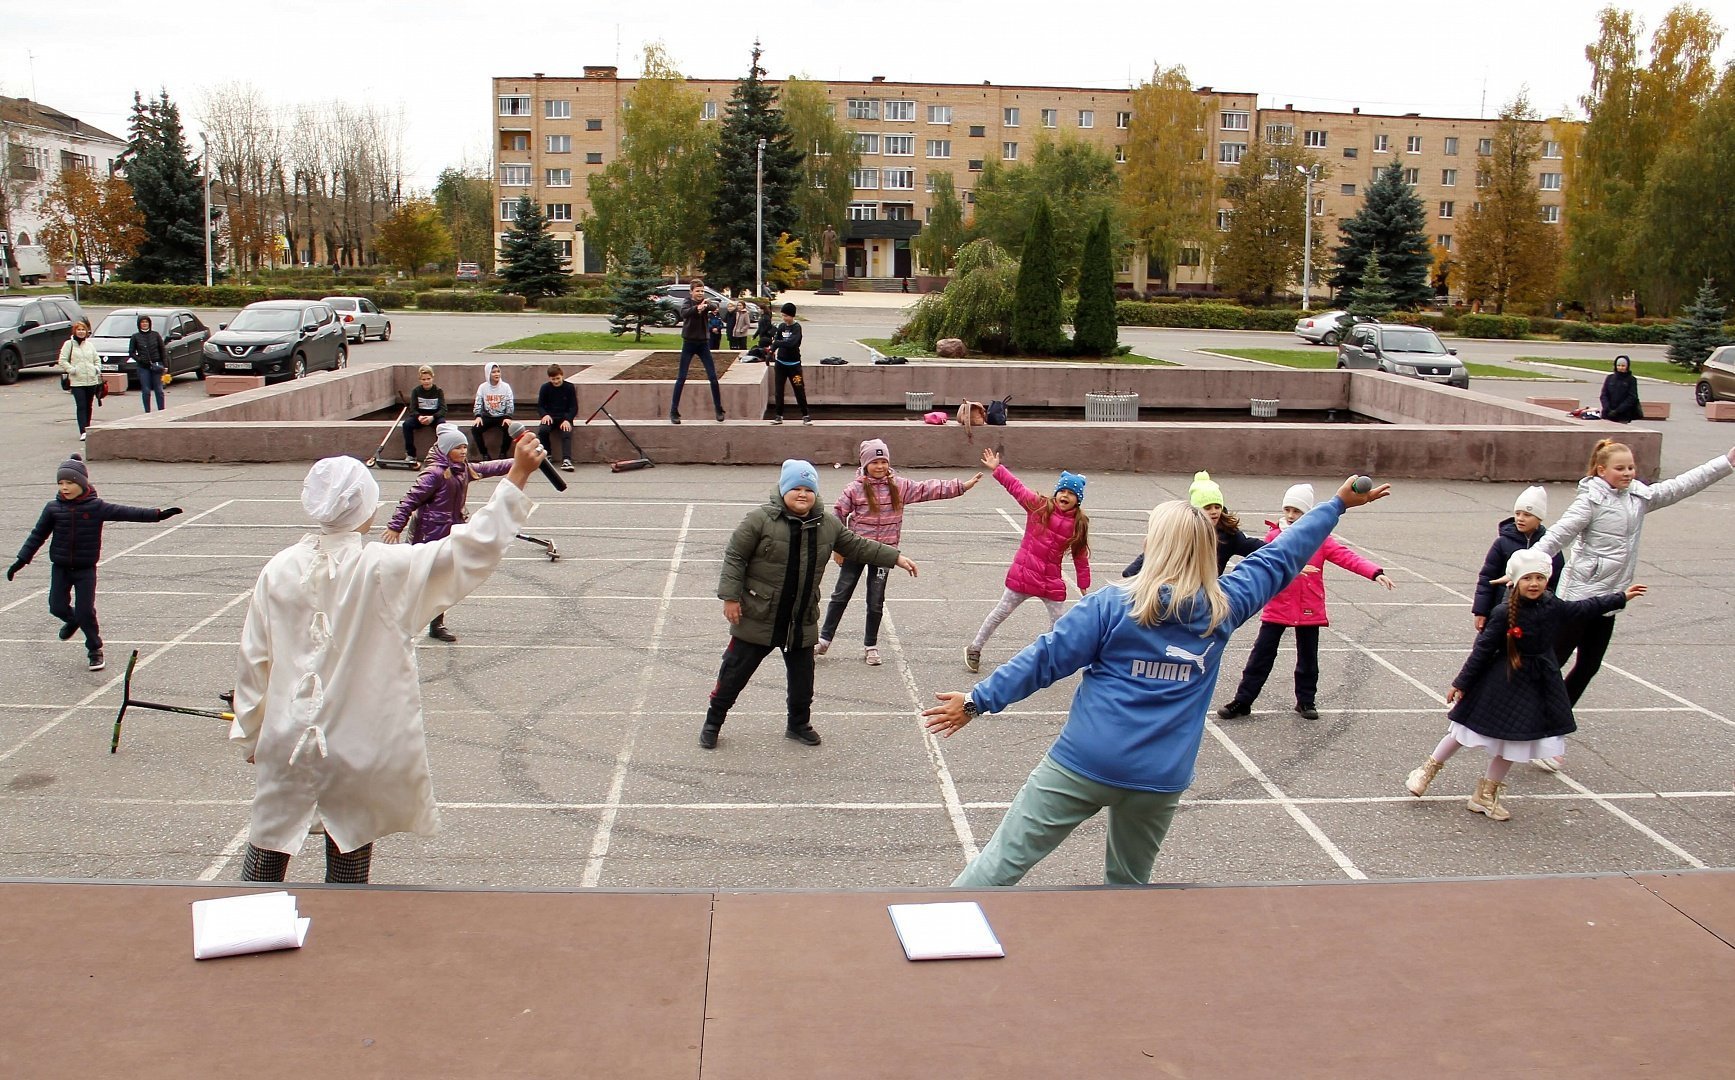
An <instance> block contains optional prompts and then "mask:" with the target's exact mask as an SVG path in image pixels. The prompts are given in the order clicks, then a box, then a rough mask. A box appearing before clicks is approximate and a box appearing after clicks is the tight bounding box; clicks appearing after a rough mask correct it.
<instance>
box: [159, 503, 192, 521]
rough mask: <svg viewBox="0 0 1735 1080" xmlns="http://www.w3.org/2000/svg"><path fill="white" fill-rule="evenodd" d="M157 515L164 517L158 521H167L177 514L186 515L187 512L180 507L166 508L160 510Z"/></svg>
mask: <svg viewBox="0 0 1735 1080" xmlns="http://www.w3.org/2000/svg"><path fill="white" fill-rule="evenodd" d="M157 513H159V514H161V515H162V517H160V518H158V519H157V520H158V521H167V520H168V519H169V518H172V517H174V516H175V515H176V514H183V513H186V511H184V510H182V509H181V508H180V507H178V506H165V507H163V508H162V509H161V510H158V511H157Z"/></svg>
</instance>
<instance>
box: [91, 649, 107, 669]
mask: <svg viewBox="0 0 1735 1080" xmlns="http://www.w3.org/2000/svg"><path fill="white" fill-rule="evenodd" d="M107 666H108V661H106V660H104V659H103V658H102V650H101V649H98V650H96V651H95V652H93V653H91V654H90V670H92V671H101V670H102V669H103V668H105V667H107Z"/></svg>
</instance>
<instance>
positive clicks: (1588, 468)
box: [1584, 439, 1633, 477]
mask: <svg viewBox="0 0 1735 1080" xmlns="http://www.w3.org/2000/svg"><path fill="white" fill-rule="evenodd" d="M1632 452H1633V448H1632V447H1630V446H1628V445H1627V444H1626V443H1622V442H1615V441H1614V440H1613V439H1604V440H1602V441H1601V442H1599V443H1597V444H1596V445H1595V446H1594V447H1592V448H1591V451H1590V461H1589V462H1588V463H1587V464H1586V465H1585V467H1584V475H1585V476H1587V477H1589V476H1595V475H1596V471H1597V470H1598V469H1600V468H1602V467H1603V466H1604V465H1607V464H1608V459H1609V458H1611V457H1614V456H1615V455H1616V454H1629V455H1630V454H1631V453H1632Z"/></svg>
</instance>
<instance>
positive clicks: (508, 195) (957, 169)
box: [494, 66, 1564, 290]
mask: <svg viewBox="0 0 1735 1080" xmlns="http://www.w3.org/2000/svg"><path fill="white" fill-rule="evenodd" d="M635 82H636V80H633V79H622V78H620V77H619V76H618V73H617V70H616V69H615V68H613V67H606V66H596V67H585V68H584V69H583V74H582V75H581V76H580V77H578V78H570V77H568V78H555V77H550V76H546V75H543V74H540V73H538V74H535V75H531V76H528V77H506V78H496V79H495V80H494V96H495V112H496V114H497V115H496V120H495V126H496V132H495V144H494V145H495V160H496V168H495V176H494V184H495V190H496V193H497V196H498V198H497V202H498V204H499V225H500V228H501V230H502V231H504V229H506V228H507V227H509V226H510V219H511V214H512V207H513V205H514V204H515V203H516V202H517V200H518V198H519V196H520V195H525V194H528V195H530V197H531V198H533V199H535V200H536V201H537V202H539V203H540V204H542V205H543V206H544V207H546V208H547V210H548V213H549V216H550V218H551V219H552V221H553V224H552V230H553V232H554V234H555V235H556V236H557V237H558V238H559V239H560V241H561V243H562V245H563V247H564V248H565V249H566V252H567V254H568V255H570V256H571V257H572V260H573V268H574V270H575V271H576V270H582V271H586V272H591V273H596V272H600V271H601V270H602V265H601V259H600V256H599V254H598V253H596V252H594V251H590V250H587V249H586V247H585V245H584V236H583V233H582V232H581V231H580V230H579V229H578V228H577V227H576V223H577V221H578V220H579V218H581V217H582V216H583V214H584V212H585V211H586V210H587V209H588V207H589V202H588V200H587V197H586V191H587V187H586V179H587V178H588V177H589V176H590V175H591V174H592V173H594V172H596V171H598V170H600V169H601V168H603V167H604V166H605V165H606V164H607V163H608V162H609V161H610V160H612V159H613V157H614V155H615V153H616V152H617V151H618V149H619V146H620V126H619V123H618V119H619V116H620V113H621V106H622V104H623V103H624V102H625V101H626V99H627V97H628V95H629V94H631V92H632V88H633V86H634V84H635ZM691 85H692V86H693V87H695V88H696V89H698V90H699V91H700V92H701V93H703V94H704V96H705V105H704V113H703V116H704V118H705V119H706V120H709V121H716V120H718V119H719V118H720V117H721V116H722V114H723V110H724V108H725V106H726V104H727V102H728V100H729V95H730V93H731V92H732V91H733V89H734V86H735V81H734V80H733V79H695V80H692V81H691ZM824 85H825V87H826V93H827V95H828V97H829V98H830V100H831V102H832V105H833V108H834V110H835V114H836V116H837V118H838V120H839V121H840V122H841V123H842V124H844V125H845V126H847V127H848V128H849V129H850V130H852V131H854V132H855V135H856V145H857V148H858V150H859V151H860V153H861V164H860V167H859V169H858V171H857V172H856V175H855V178H854V179H855V191H854V195H853V198H852V199H851V201H850V207H849V220H848V221H847V222H840V223H838V232H839V235H840V237H841V240H842V247H843V250H842V252H841V262H842V263H843V266H844V269H845V271H846V272H847V274H848V276H850V277H857V278H887V277H890V278H902V277H908V276H911V275H913V274H916V273H918V272H919V271H920V270H921V267H919V266H918V265H917V264H916V260H915V259H914V257H913V254H912V252H911V249H910V240H911V239H912V238H913V237H914V236H915V235H916V234H917V233H918V232H919V231H920V230H921V226H922V223H923V222H924V221H926V220H927V218H928V215H929V214H930V213H931V212H932V198H931V193H932V185H931V183H930V179H929V178H930V177H931V176H932V175H934V174H936V173H942V172H944V173H948V174H950V175H951V177H952V182H953V186H954V187H955V189H956V190H957V192H958V194H959V197H960V198H961V199H962V200H963V201H964V203H965V206H966V212H968V208H969V206H970V205H971V204H972V203H973V202H974V197H975V187H976V183H977V181H978V180H979V179H980V176H981V174H982V171H983V170H984V168H986V166H987V165H988V164H989V163H990V162H994V161H998V162H1001V163H1004V164H1013V163H1016V162H1018V161H1021V160H1026V159H1027V158H1028V156H1029V155H1030V154H1032V153H1033V152H1034V151H1035V148H1036V146H1037V144H1038V142H1039V141H1040V140H1042V139H1044V138H1054V137H1078V138H1084V139H1088V140H1090V141H1092V142H1094V143H1096V144H1097V145H1099V146H1100V147H1102V148H1103V150H1104V151H1105V152H1108V153H1110V154H1112V155H1113V156H1114V157H1115V158H1116V159H1117V160H1123V161H1124V160H1125V156H1126V154H1125V150H1126V141H1127V135H1128V128H1129V125H1130V123H1131V119H1132V114H1131V108H1132V104H1131V100H1132V94H1131V91H1129V90H1114V89H1092V88H1088V87H1049V86H998V85H994V84H991V83H981V84H966V83H893V82H887V81H886V80H885V79H884V78H881V77H874V78H872V79H869V80H867V81H864V82H845V81H835V82H828V83H825V84H824ZM1198 93H1199V95H1200V96H1201V97H1202V98H1205V99H1207V100H1209V102H1210V104H1211V110H1212V122H1211V124H1210V127H1209V131H1208V135H1209V146H1208V148H1207V157H1208V160H1210V161H1212V162H1214V163H1215V165H1214V167H1215V168H1216V169H1217V170H1218V171H1219V174H1220V175H1224V176H1226V175H1227V174H1228V173H1229V171H1230V170H1232V169H1233V168H1234V167H1235V166H1236V165H1237V164H1238V163H1239V162H1240V160H1241V157H1242V155H1243V154H1245V153H1246V152H1247V151H1248V148H1249V147H1250V146H1251V145H1252V144H1253V143H1254V142H1255V141H1256V140H1257V139H1266V140H1271V141H1278V140H1290V141H1298V142H1300V143H1301V144H1302V145H1304V146H1306V147H1307V148H1309V149H1311V150H1313V152H1314V153H1315V154H1317V155H1318V156H1319V158H1320V160H1321V164H1322V168H1321V170H1320V182H1319V183H1318V184H1316V185H1315V186H1314V189H1313V190H1314V195H1313V205H1312V207H1311V209H1312V212H1313V213H1314V215H1315V217H1316V227H1318V228H1322V229H1325V230H1326V232H1327V235H1328V236H1335V235H1336V221H1337V219H1338V218H1341V217H1346V216H1349V215H1352V214H1354V213H1355V212H1356V210H1357V208H1359V206H1360V204H1361V199H1362V197H1363V194H1364V192H1365V190H1366V187H1367V184H1368V182H1369V181H1370V180H1371V179H1372V177H1373V174H1374V172H1375V170H1377V169H1379V168H1382V167H1384V166H1386V165H1389V164H1390V163H1392V162H1394V161H1398V162H1402V163H1403V166H1404V168H1405V169H1406V175H1407V178H1408V179H1409V180H1410V182H1411V183H1412V184H1414V185H1415V186H1416V188H1417V190H1418V192H1419V193H1420V194H1421V196H1422V198H1423V199H1424V201H1425V202H1426V204H1427V205H1428V207H1429V221H1430V228H1429V235H1430V237H1431V238H1432V239H1434V240H1435V242H1436V243H1439V244H1440V245H1441V246H1443V247H1446V248H1448V249H1450V248H1452V247H1453V245H1454V242H1455V241H1454V237H1455V223H1456V221H1457V220H1458V219H1459V218H1460V217H1462V216H1463V215H1464V214H1466V213H1468V211H1469V209H1470V207H1471V205H1472V204H1473V203H1474V202H1475V201H1476V189H1477V182H1478V176H1479V174H1480V173H1481V171H1482V170H1481V169H1480V168H1479V167H1478V165H1479V162H1480V161H1481V159H1482V157H1483V156H1485V155H1486V154H1487V153H1488V151H1489V149H1490V147H1491V144H1492V140H1493V137H1494V130H1495V128H1496V126H1497V122H1496V121H1494V120H1468V119H1450V118H1440V117H1424V116H1421V115H1419V114H1414V113H1411V114H1407V115H1404V116H1389V115H1379V114H1372V113H1363V112H1361V111H1360V110H1352V111H1351V112H1347V113H1334V112H1307V111H1297V110H1296V109H1294V108H1293V107H1290V106H1284V107H1283V108H1263V109H1262V108H1260V107H1259V104H1258V95H1257V93H1255V92H1251V91H1246V92H1236V91H1225V90H1218V89H1215V88H1214V87H1209V86H1205V87H1200V88H1199V90H1198ZM1555 124H1556V122H1554V121H1548V122H1543V123H1542V125H1541V126H1542V129H1543V131H1542V138H1543V140H1544V144H1543V149H1544V159H1543V161H1542V162H1540V163H1539V165H1538V168H1537V169H1536V173H1537V183H1538V187H1539V189H1540V191H1541V196H1542V202H1543V208H1544V214H1545V216H1547V218H1548V220H1551V221H1558V220H1559V216H1560V206H1561V187H1562V184H1563V175H1562V174H1563V172H1564V170H1563V169H1562V168H1561V164H1562V163H1561V161H1560V143H1559V135H1558V133H1557V132H1556V130H1555ZM1219 226H1220V227H1221V228H1224V229H1227V227H1228V215H1227V204H1225V205H1224V207H1223V209H1222V211H1221V212H1220V213H1219ZM1202 248H1203V245H1201V247H1200V248H1189V249H1187V250H1186V251H1185V252H1183V255H1182V258H1181V259H1180V263H1181V265H1179V266H1176V267H1173V268H1170V274H1169V276H1168V278H1167V283H1168V284H1169V285H1170V286H1171V287H1174V288H1179V289H1201V290H1202V289H1207V288H1209V287H1210V282H1211V277H1210V274H1211V267H1210V265H1209V262H1210V260H1209V258H1208V256H1207V255H1206V253H1205V252H1204V251H1203V250H1202ZM1161 269H1162V268H1160V267H1157V266H1154V265H1152V264H1151V263H1150V261H1149V260H1147V259H1145V258H1142V257H1137V256H1135V257H1132V258H1129V259H1127V260H1126V261H1125V262H1124V263H1123V264H1122V266H1121V279H1122V280H1123V281H1125V282H1128V283H1130V284H1131V285H1133V287H1135V288H1140V289H1142V288H1145V287H1147V286H1151V287H1154V286H1155V284H1157V282H1156V281H1155V279H1156V277H1157V276H1158V273H1159V271H1160V270H1161ZM1317 285H1318V283H1317V282H1316V287H1317Z"/></svg>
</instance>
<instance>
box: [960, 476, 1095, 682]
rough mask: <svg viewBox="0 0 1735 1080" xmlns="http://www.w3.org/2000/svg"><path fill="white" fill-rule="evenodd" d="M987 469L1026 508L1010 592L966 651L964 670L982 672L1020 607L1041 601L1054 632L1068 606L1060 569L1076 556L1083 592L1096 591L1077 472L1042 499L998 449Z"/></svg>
mask: <svg viewBox="0 0 1735 1080" xmlns="http://www.w3.org/2000/svg"><path fill="white" fill-rule="evenodd" d="M982 464H983V465H986V466H987V467H988V468H990V469H993V470H994V479H996V480H998V481H1000V483H1001V486H1003V487H1005V488H1006V490H1007V491H1008V492H1010V493H1011V495H1012V497H1013V498H1014V499H1017V500H1018V505H1019V506H1022V507H1023V508H1024V513H1025V518H1024V539H1023V540H1021V541H1020V542H1019V544H1018V554H1016V555H1014V556H1013V557H1012V567H1011V569H1009V570H1007V571H1006V592H1005V594H1004V595H1002V596H1001V597H1000V602H999V603H998V604H996V605H994V610H993V611H990V612H989V613H988V617H987V618H986V619H984V620H982V628H981V629H980V630H978V631H976V640H974V641H972V642H971V643H970V646H969V648H967V649H965V650H964V666H965V667H967V668H969V669H970V670H971V671H978V670H980V669H981V666H982V647H983V646H984V645H986V644H988V639H989V638H990V637H992V636H993V634H994V631H995V630H996V629H998V628H999V626H1000V624H1001V623H1003V622H1005V621H1006V617H1007V616H1008V615H1010V614H1012V612H1013V611H1015V610H1017V608H1018V605H1019V604H1022V603H1024V601H1026V600H1029V599H1031V598H1032V597H1034V598H1036V599H1038V600H1041V601H1042V605H1043V607H1045V608H1047V609H1048V628H1049V629H1050V630H1052V629H1054V621H1055V620H1056V619H1058V618H1060V613H1061V611H1062V610H1064V608H1065V604H1066V579H1065V578H1063V577H1061V576H1060V564H1061V562H1062V560H1064V559H1065V558H1066V556H1067V554H1068V553H1069V552H1070V553H1071V555H1072V567H1073V572H1074V573H1075V575H1076V576H1077V577H1078V591H1079V592H1080V593H1086V592H1089V591H1090V535H1089V534H1090V518H1088V517H1086V516H1085V513H1084V505H1083V504H1084V480H1085V478H1084V477H1082V476H1080V475H1078V474H1077V473H1070V472H1062V473H1061V474H1060V480H1059V482H1057V483H1056V484H1055V486H1054V494H1053V495H1038V494H1036V492H1034V491H1031V490H1030V489H1029V488H1027V487H1025V486H1024V485H1023V484H1021V483H1019V482H1018V477H1016V476H1013V475H1012V471H1011V470H1010V469H1008V468H1006V466H1004V465H1002V464H1000V455H999V454H997V453H995V452H994V451H993V450H984V451H982Z"/></svg>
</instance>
